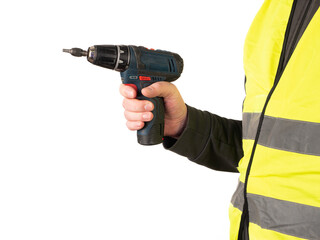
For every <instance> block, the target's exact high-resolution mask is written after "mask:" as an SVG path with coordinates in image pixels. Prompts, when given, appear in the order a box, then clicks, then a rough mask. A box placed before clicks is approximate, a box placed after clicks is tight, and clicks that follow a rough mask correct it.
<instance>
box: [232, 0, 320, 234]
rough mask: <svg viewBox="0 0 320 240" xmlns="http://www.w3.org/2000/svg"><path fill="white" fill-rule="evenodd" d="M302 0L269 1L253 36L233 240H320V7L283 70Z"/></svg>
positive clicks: (247, 44) (247, 58) (247, 56)
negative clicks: (293, 17)
mask: <svg viewBox="0 0 320 240" xmlns="http://www.w3.org/2000/svg"><path fill="white" fill-rule="evenodd" d="M309 1H310V0H309ZM294 2H295V1H294V0H266V1H265V2H264V4H263V6H262V7H261V9H260V11H259V12H258V14H257V16H256V17H255V20H254V22H253V24H252V25H251V27H250V29H249V32H248V35H247V38H246V42H245V48H244V69H245V74H246V98H245V101H244V105H243V151H244V157H243V158H242V159H241V161H240V162H239V166H238V170H239V172H240V178H239V185H238V188H237V190H236V192H235V194H234V196H233V198H232V201H231V205H230V211H229V216H230V221H231V230H230V239H231V240H240V239H241V240H243V239H249V238H250V240H268V239H271V240H278V239H281V240H298V239H311V240H319V239H320V10H318V11H317V12H316V13H315V14H314V16H313V18H312V20H311V21H310V22H309V25H308V26H307V28H306V29H305V31H304V33H303V35H302V37H301V38H300V40H299V41H298V44H297V45H296V47H295V49H294V51H293V53H292V55H291V57H290V59H289V61H288V63H287V64H286V66H285V68H284V70H283V71H281V72H279V70H278V68H279V64H281V58H282V54H283V47H284V46H285V44H286V43H285V41H286V30H287V26H288V24H289V23H290V16H291V13H292V8H293V6H294ZM305 2H308V1H307V0H306V1H305ZM246 221H248V222H247V223H246ZM245 228H247V230H245ZM243 231H247V234H248V237H245V236H244V235H243V236H242V234H243Z"/></svg>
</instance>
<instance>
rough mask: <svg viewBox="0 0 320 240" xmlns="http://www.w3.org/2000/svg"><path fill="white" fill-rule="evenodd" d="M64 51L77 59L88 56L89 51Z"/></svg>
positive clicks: (79, 49)
mask: <svg viewBox="0 0 320 240" xmlns="http://www.w3.org/2000/svg"><path fill="white" fill-rule="evenodd" d="M62 51H63V52H65V53H70V54H71V55H72V56H75V57H85V56H87V51H85V50H82V49H81V48H71V49H62Z"/></svg>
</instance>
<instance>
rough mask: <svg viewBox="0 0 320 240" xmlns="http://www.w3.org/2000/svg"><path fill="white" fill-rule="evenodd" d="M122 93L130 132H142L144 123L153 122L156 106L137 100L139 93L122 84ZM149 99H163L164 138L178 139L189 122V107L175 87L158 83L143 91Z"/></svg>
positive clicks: (167, 83)
mask: <svg viewBox="0 0 320 240" xmlns="http://www.w3.org/2000/svg"><path fill="white" fill-rule="evenodd" d="M120 93H121V95H122V96H123V97H124V100H123V104H122V105H123V107H124V109H125V111H124V115H125V118H126V119H127V127H128V128H129V129H130V130H140V129H141V128H143V126H144V122H148V121H151V120H152V118H153V114H152V113H151V111H152V110H153V108H154V106H153V104H152V103H151V102H150V101H147V100H138V99H135V98H136V96H137V92H136V90H135V89H134V88H133V87H130V86H126V85H124V84H121V86H120ZM142 94H143V95H144V96H146V97H148V98H154V97H163V99H164V107H165V117H164V123H165V124H164V125H165V126H164V136H169V137H173V138H178V137H179V136H180V134H181V133H182V132H183V130H184V128H185V125H186V122H187V107H186V105H185V103H184V101H183V99H182V97H181V95H180V93H179V91H178V89H177V88H176V86H175V85H173V84H172V83H169V82H158V83H154V84H152V85H150V86H149V87H146V88H144V89H142Z"/></svg>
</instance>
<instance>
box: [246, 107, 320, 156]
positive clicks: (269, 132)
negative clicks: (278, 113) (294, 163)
mask: <svg viewBox="0 0 320 240" xmlns="http://www.w3.org/2000/svg"><path fill="white" fill-rule="evenodd" d="M260 116H261V114H260V113H244V114H243V138H244V139H252V140H254V139H255V136H256V132H257V128H258V123H259V118H260ZM319 139H320V123H313V122H304V121H297V120H291V119H284V118H275V117H270V116H264V119H263V123H262V128H261V132H260V136H259V140H258V144H260V145H262V146H265V147H269V148H275V149H280V150H285V151H289V152H296V153H301V154H308V155H315V156H320V144H319Z"/></svg>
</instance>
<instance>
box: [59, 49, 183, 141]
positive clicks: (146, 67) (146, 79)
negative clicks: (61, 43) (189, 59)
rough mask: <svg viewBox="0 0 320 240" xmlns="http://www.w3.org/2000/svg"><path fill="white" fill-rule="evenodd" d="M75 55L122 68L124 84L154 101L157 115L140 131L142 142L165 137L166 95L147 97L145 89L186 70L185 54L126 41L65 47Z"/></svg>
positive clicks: (112, 67) (120, 69)
mask: <svg viewBox="0 0 320 240" xmlns="http://www.w3.org/2000/svg"><path fill="white" fill-rule="evenodd" d="M63 51H64V52H68V53H70V54H72V55H73V56H86V57H87V59H88V61H89V62H91V63H92V64H94V65H97V66H101V67H104V68H108V69H113V70H116V71H119V72H120V75H121V80H122V83H123V84H126V85H129V86H132V87H134V88H135V89H136V90H137V99H140V100H148V101H151V102H152V103H153V104H154V110H153V111H152V113H153V115H154V117H153V120H152V121H150V122H146V123H145V126H144V128H143V129H141V130H139V131H138V132H137V137H138V142H139V143H140V144H142V145H155V144H159V143H161V142H162V140H163V133H164V114H165V109H164V102H163V98H160V97H156V98H147V97H145V96H143V95H142V94H141V90H142V89H143V88H145V87H148V86H149V85H151V84H153V83H155V82H159V81H167V82H172V81H174V80H176V79H178V78H179V77H180V75H181V73H182V70H183V60H182V58H181V57H180V56H179V55H178V54H176V53H172V52H168V51H162V50H153V49H147V48H145V47H140V46H139V47H137V46H131V45H129V46H125V45H95V46H92V47H89V49H88V51H83V50H82V49H79V48H73V49H64V50H63Z"/></svg>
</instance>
